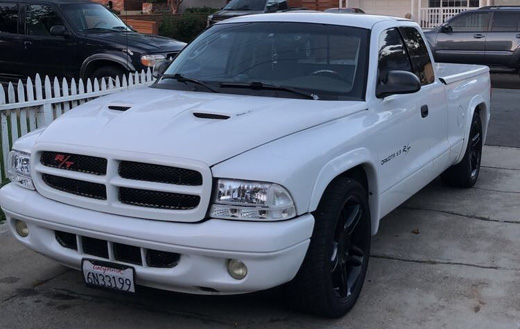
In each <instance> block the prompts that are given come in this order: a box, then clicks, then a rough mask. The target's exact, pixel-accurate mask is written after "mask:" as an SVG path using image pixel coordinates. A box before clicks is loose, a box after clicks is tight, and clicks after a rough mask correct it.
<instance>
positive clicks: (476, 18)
mask: <svg viewBox="0 0 520 329" xmlns="http://www.w3.org/2000/svg"><path fill="white" fill-rule="evenodd" d="M449 25H450V26H451V28H452V31H453V32H485V31H487V30H488V25H489V13H486V12H484V13H470V14H465V15H460V16H457V17H455V18H454V19H452V20H451V21H450V24H449Z"/></svg>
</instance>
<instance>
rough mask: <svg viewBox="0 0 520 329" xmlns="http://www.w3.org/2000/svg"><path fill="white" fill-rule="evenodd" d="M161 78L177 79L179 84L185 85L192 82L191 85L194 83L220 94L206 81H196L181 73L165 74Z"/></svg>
mask: <svg viewBox="0 0 520 329" xmlns="http://www.w3.org/2000/svg"><path fill="white" fill-rule="evenodd" d="M161 78H164V79H175V80H177V81H179V82H183V83H186V82H190V83H194V84H196V85H199V86H203V87H205V88H207V89H209V90H211V91H212V92H214V93H218V92H219V91H218V90H217V89H216V88H215V87H213V86H210V85H209V84H207V83H206V82H204V81H201V80H197V79H194V78H189V77H185V76H184V75H182V74H179V73H175V74H163V75H161Z"/></svg>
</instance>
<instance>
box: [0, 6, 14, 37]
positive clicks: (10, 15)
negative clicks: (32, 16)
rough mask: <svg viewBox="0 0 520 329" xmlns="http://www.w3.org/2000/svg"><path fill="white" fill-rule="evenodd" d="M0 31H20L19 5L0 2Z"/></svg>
mask: <svg viewBox="0 0 520 329" xmlns="http://www.w3.org/2000/svg"><path fill="white" fill-rule="evenodd" d="M0 33H18V5H17V4H13V3H0Z"/></svg>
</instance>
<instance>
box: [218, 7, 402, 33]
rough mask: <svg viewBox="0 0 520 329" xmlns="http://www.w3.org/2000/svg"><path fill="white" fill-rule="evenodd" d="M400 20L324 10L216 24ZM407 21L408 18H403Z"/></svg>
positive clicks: (369, 23)
mask: <svg viewBox="0 0 520 329" xmlns="http://www.w3.org/2000/svg"><path fill="white" fill-rule="evenodd" d="M392 20H393V21H401V20H405V19H401V18H397V17H388V16H377V15H366V14H363V15H357V14H352V15H338V14H336V13H324V12H308V11H301V12H285V13H272V14H258V15H246V16H240V17H235V18H230V19H226V20H224V21H221V22H219V23H217V24H229V23H246V22H300V23H317V24H334V25H345V26H356V27H361V28H366V29H370V28H372V27H373V26H374V24H376V23H378V22H381V21H392ZM405 21H408V20H405Z"/></svg>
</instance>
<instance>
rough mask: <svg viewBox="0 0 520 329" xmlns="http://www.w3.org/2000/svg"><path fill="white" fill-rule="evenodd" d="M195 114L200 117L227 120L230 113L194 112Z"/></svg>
mask: <svg viewBox="0 0 520 329" xmlns="http://www.w3.org/2000/svg"><path fill="white" fill-rule="evenodd" d="M193 115H194V116H195V117H196V118H199V119H211V120H227V119H229V115H222V114H215V113H202V112H194V113H193Z"/></svg>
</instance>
